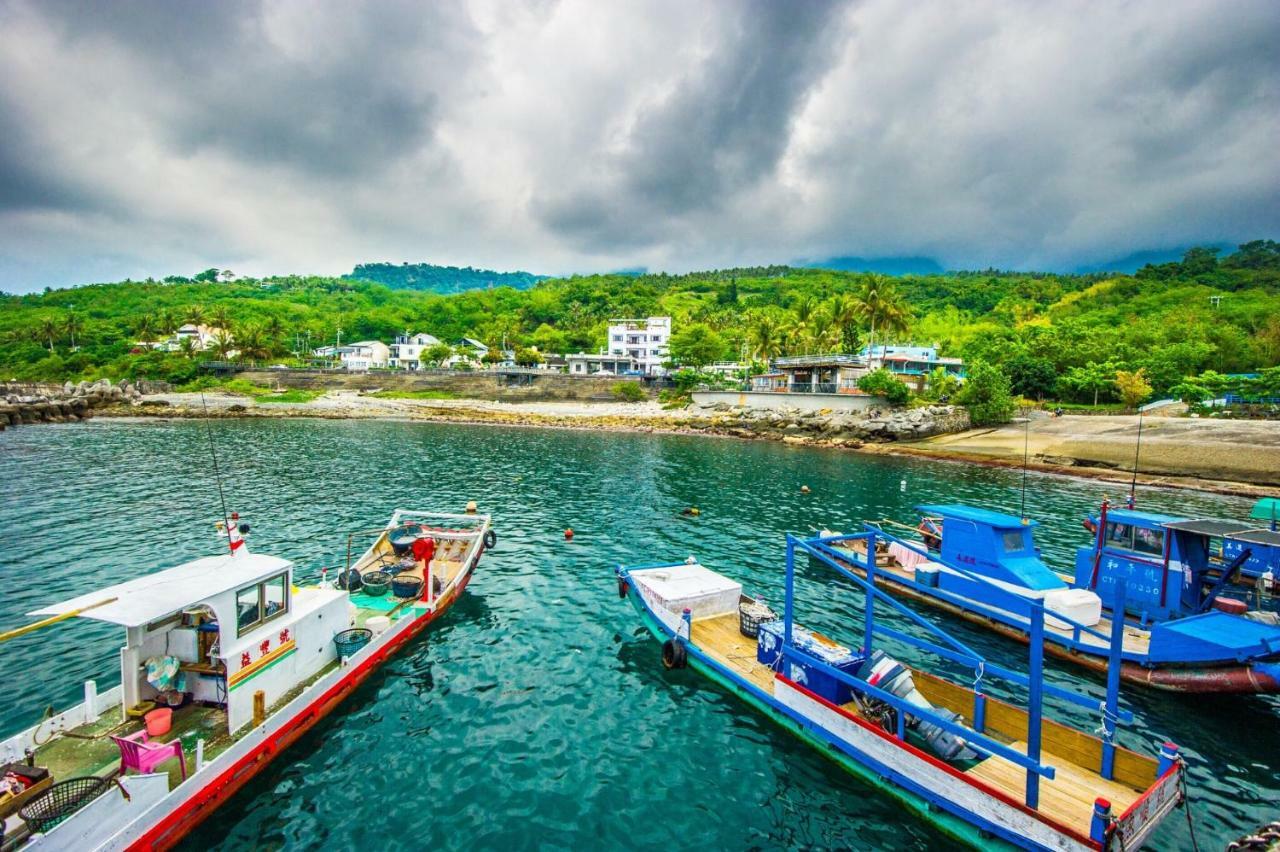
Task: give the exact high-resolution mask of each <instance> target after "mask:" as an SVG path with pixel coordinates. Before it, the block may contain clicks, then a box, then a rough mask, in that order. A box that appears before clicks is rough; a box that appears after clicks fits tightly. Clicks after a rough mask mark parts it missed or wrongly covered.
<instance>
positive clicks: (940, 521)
mask: <svg viewBox="0 0 1280 852" xmlns="http://www.w3.org/2000/svg"><path fill="white" fill-rule="evenodd" d="M916 511H917V512H919V513H920V514H921V515H922V517H923V518H924V521H923V522H922V524H921V529H922V532H924V533H925V535H926V537H928V536H929V532H928V531H929V530H930V529H934V530H935V531H936V532H937V536H936V538H941V544H940V551H941V554H942V561H943V563H949V564H951V565H957V566H960V567H962V568H964V569H966V570H968V571H970V572H972V573H973V574H977V575H979V576H981V577H982V578H984V579H986V580H989V581H990V584H988V583H982V582H978V581H975V580H973V579H971V578H969V577H965V576H964V575H962V574H959V573H956V572H954V571H943V572H942V573H941V574H940V576H939V579H938V585H939V586H940V587H941V588H942V589H943V590H945V591H950V592H955V593H956V594H960V595H964V596H965V597H969V598H973V599H975V600H979V601H983V602H985V603H992V604H996V605H1000V604H1001V602H1002V601H1000V600H994V599H993V597H998V598H1006V597H1007V595H1001V594H999V591H998V590H1000V589H1003V590H1005V591H1007V592H1014V593H1015V594H1018V595H1021V596H1024V597H1025V596H1028V593H1030V596H1031V597H1043V596H1044V594H1045V593H1047V592H1051V591H1054V590H1056V589H1065V588H1066V587H1067V584H1066V583H1065V582H1063V580H1062V578H1061V577H1059V576H1058V575H1057V574H1055V573H1054V572H1053V571H1052V570H1050V568H1049V566H1048V565H1046V564H1045V563H1044V560H1042V559H1041V558H1040V551H1039V550H1038V549H1037V548H1036V545H1035V539H1034V538H1033V530H1034V529H1035V527H1036V522H1035V521H1030V520H1025V519H1023V518H1018V517H1015V516H1013V515H1006V514H1002V513H1000V512H992V511H990V510H988V509H983V508H980V507H977V506H966V505H962V504H959V503H951V504H944V505H926V506H917V507H916ZM992 584H993V585H994V587H995V588H992Z"/></svg>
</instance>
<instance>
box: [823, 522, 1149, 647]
mask: <svg viewBox="0 0 1280 852" xmlns="http://www.w3.org/2000/svg"><path fill="white" fill-rule="evenodd" d="M860 544H861V545H862V547H861V548H859V547H858V546H857V545H860ZM835 549H837V550H848V551H850V552H852V553H856V554H858V556H859V557H863V556H865V554H866V552H867V548H866V545H865V544H864V543H863V542H861V541H856V542H853V545H852V546H840V545H837V546H836V548H835ZM849 567H850V568H851V569H852V570H853V571H854V573H856V574H858V575H859V576H865V572H864V571H862V569H860V568H858V567H857V566H855V565H850V566H849ZM876 570H877V571H879V572H881V573H884V574H889V575H891V576H893V577H897V578H899V579H902V580H907V581H910V582H914V581H915V570H914V569H912V568H904V567H902V566H901V565H899V564H898V562H897V560H895V559H894V558H893V557H891V556H889V555H888V554H887V553H881V552H879V548H877V553H876ZM908 594H911V596H912V597H914V598H915V599H916V600H923V601H926V602H934V599H933V598H930V597H928V596H926V595H922V594H916V593H915V592H914V591H912V592H908ZM983 606H985V607H987V608H988V609H990V610H993V611H994V612H999V613H1002V614H1005V615H1007V616H1009V617H1010V618H1013V619H1017V620H1025V617H1024V616H1020V615H1018V614H1017V613H1013V612H1009V611H1008V610H1002V609H1000V608H999V607H994V606H991V605H990V604H983ZM979 617H980V616H979ZM1093 629H1094V630H1096V631H1098V632H1099V633H1101V634H1103V635H1104V636H1108V637H1109V636H1110V635H1111V619H1110V618H1109V617H1107V616H1106V615H1103V617H1102V619H1101V620H1100V621H1099V622H1098V623H1097V624H1095V625H1093ZM1044 632H1045V636H1046V638H1049V637H1050V636H1053V635H1056V636H1060V637H1062V638H1063V639H1067V640H1070V639H1071V638H1072V637H1073V635H1074V628H1071V627H1057V626H1055V625H1053V624H1051V623H1050V622H1049V621H1048V620H1047V619H1046V620H1045V624H1044ZM1050 641H1052V640H1050ZM1080 641H1081V644H1082V645H1084V646H1085V647H1086V648H1088V649H1096V651H1097V652H1098V653H1100V654H1105V653H1106V652H1107V649H1108V648H1109V647H1110V642H1107V643H1103V641H1102V640H1101V639H1099V638H1098V637H1096V636H1090V635H1089V634H1086V633H1082V634H1081V636H1080ZM1123 642H1124V644H1123V650H1124V652H1125V653H1127V654H1140V655H1145V654H1147V653H1148V651H1149V650H1150V648H1151V632H1150V631H1149V630H1143V629H1141V628H1139V627H1134V626H1132V625H1125V628H1124V640H1123Z"/></svg>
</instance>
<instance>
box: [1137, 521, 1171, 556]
mask: <svg viewBox="0 0 1280 852" xmlns="http://www.w3.org/2000/svg"><path fill="white" fill-rule="evenodd" d="M1133 549H1134V550H1136V551H1138V552H1139V553H1152V554H1155V555H1156V556H1163V555H1164V530H1153V529H1149V528H1147V527H1136V528H1135V529H1134V531H1133Z"/></svg>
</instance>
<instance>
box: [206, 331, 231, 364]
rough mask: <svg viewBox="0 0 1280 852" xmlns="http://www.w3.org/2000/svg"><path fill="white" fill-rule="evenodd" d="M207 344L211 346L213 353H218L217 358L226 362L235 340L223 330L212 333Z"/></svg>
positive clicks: (229, 333)
mask: <svg viewBox="0 0 1280 852" xmlns="http://www.w3.org/2000/svg"><path fill="white" fill-rule="evenodd" d="M209 342H210V343H211V344H213V351H215V352H217V353H218V358H219V359H220V360H223V361H225V360H227V357H228V356H229V355H230V354H231V349H232V347H234V346H235V339H234V338H233V337H232V336H231V332H229V331H227V330H226V329H223V328H219V329H218V330H217V331H216V332H214V334H213V337H212V338H211V339H210V340H209Z"/></svg>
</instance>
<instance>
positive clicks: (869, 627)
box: [862, 530, 876, 660]
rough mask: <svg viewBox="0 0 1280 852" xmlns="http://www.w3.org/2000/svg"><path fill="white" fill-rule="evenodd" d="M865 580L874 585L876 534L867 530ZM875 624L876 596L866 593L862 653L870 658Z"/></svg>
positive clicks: (873, 586)
mask: <svg viewBox="0 0 1280 852" xmlns="http://www.w3.org/2000/svg"><path fill="white" fill-rule="evenodd" d="M866 572H867V582H868V583H870V584H871V587H872V588H875V585H876V534H875V533H874V532H872V531H870V530H868V532H867V565H866ZM875 626H876V596H875V595H867V620H866V623H865V624H864V625H863V627H862V653H863V654H864V655H865V656H866V658H867V659H868V660H869V659H871V637H872V634H874V633H875Z"/></svg>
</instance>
